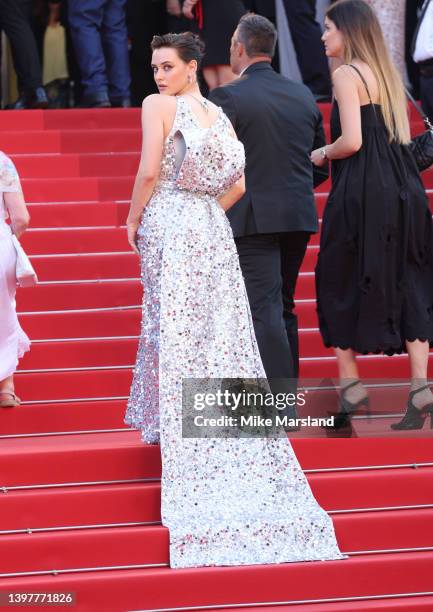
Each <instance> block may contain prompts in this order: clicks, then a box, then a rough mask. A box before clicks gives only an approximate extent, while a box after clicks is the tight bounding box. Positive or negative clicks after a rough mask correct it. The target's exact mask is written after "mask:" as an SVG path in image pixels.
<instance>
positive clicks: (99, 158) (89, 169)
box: [12, 152, 140, 179]
mask: <svg viewBox="0 0 433 612" xmlns="http://www.w3.org/2000/svg"><path fill="white" fill-rule="evenodd" d="M12 160H13V162H14V163H15V165H16V167H17V170H18V173H19V175H20V178H21V179H41V178H48V179H50V178H68V177H84V176H95V177H103V176H110V177H113V176H132V175H135V174H136V172H137V169H138V163H139V161H140V154H139V153H138V152H137V153H121V152H119V153H110V152H106V153H104V152H101V153H81V154H80V153H62V154H56V153H54V154H47V153H41V154H39V155H28V154H25V153H24V154H20V155H12Z"/></svg>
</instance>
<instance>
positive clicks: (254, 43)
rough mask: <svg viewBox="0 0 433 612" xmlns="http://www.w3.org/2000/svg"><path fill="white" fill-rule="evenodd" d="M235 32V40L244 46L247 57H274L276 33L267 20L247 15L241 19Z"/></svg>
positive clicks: (258, 16)
mask: <svg viewBox="0 0 433 612" xmlns="http://www.w3.org/2000/svg"><path fill="white" fill-rule="evenodd" d="M237 31H238V33H237V39H238V41H239V42H241V43H242V44H243V45H244V47H245V51H246V54H247V55H248V57H257V56H258V55H268V56H269V57H274V53H275V45H276V44H277V31H276V29H275V26H274V24H273V23H272V22H271V21H269V19H266V17H263V16H262V15H255V14H254V13H247V14H246V15H244V16H243V17H241V19H240V21H239V24H238V28H237Z"/></svg>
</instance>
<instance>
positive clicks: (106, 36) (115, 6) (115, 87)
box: [101, 0, 131, 104]
mask: <svg viewBox="0 0 433 612" xmlns="http://www.w3.org/2000/svg"><path fill="white" fill-rule="evenodd" d="M125 7H126V0H107V2H106V3H105V6H104V13H103V19H102V28H101V38H102V45H103V48H104V53H105V61H106V65H107V76H108V93H109V96H110V99H111V101H112V103H114V104H118V103H119V102H122V101H124V100H127V99H129V97H130V95H131V94H130V87H131V74H130V69H129V57H128V33H127V30H126V14H125Z"/></svg>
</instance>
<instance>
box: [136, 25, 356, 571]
mask: <svg viewBox="0 0 433 612" xmlns="http://www.w3.org/2000/svg"><path fill="white" fill-rule="evenodd" d="M200 45H201V43H200V42H199V39H198V38H197V37H196V36H194V35H193V34H191V33H183V34H175V35H174V34H168V35H165V36H163V37H155V38H154V40H153V43H152V47H153V50H154V51H153V58H152V61H153V66H154V72H155V80H156V83H157V85H158V88H159V90H160V91H161V92H163V93H164V94H165V95H153V96H149V97H148V98H146V100H145V101H144V103H143V151H142V160H141V163H140V168H139V171H138V174H137V178H136V182H135V186H134V191H133V197H132V203H131V209H130V213H129V216H128V222H127V224H128V238H129V241H130V244H131V246H132V248H133V249H134V250H136V252H137V253H139V254H140V257H141V266H142V281H143V285H144V298H143V319H142V328H141V338H140V344H139V349H138V355H137V363H136V367H135V370H134V378H133V383H132V388H131V395H130V398H129V402H128V406H127V411H126V415H125V423H126V424H128V425H132V426H133V427H135V428H137V429H139V430H140V431H141V433H142V440H143V441H144V442H146V443H148V444H157V443H160V446H161V457H162V479H161V516H162V523H163V525H164V526H166V527H167V528H168V529H169V532H170V566H171V567H172V568H180V567H197V566H206V565H243V564H246V565H248V564H257V563H261V564H265V563H282V562H289V561H306V560H328V559H341V558H344V555H342V554H341V553H340V551H339V548H338V545H337V542H336V539H335V533H334V529H333V524H332V521H331V518H330V517H329V516H328V514H327V513H326V512H325V511H324V510H323V509H322V508H321V507H320V506H319V505H318V503H317V501H316V500H315V498H314V497H313V494H312V492H311V489H310V487H309V485H308V482H307V480H306V478H305V476H304V474H303V472H302V470H301V468H300V465H299V463H298V461H297V459H296V456H295V455H294V452H293V450H292V447H291V445H290V443H289V441H288V440H287V438H286V437H284V438H276V437H274V438H272V439H271V438H245V437H244V438H241V439H236V438H218V439H214V438H212V439H206V438H198V439H197V438H186V437H183V436H182V379H184V378H190V377H194V378H204V377H209V378H217V379H218V378H226V377H227V378H236V377H238V376H239V377H243V378H257V377H265V374H264V370H263V366H262V363H261V360H260V356H259V352H258V347H257V343H256V339H255V336H254V331H253V326H252V320H251V313H250V309H249V304H248V298H247V295H246V291H245V286H244V282H243V278H242V275H241V271H240V266H239V261H238V256H237V251H236V247H235V243H234V240H233V234H232V231H231V227H230V224H229V222H228V220H227V218H226V215H225V212H224V209H227V208H228V207H229V206H231V205H232V204H233V203H234V202H235V201H236V200H237V199H238V198H239V197H240V195H241V194H242V193H243V192H244V178H243V169H244V161H245V158H244V150H243V146H242V144H241V143H239V141H238V140H237V139H236V136H235V134H234V131H233V129H232V126H231V124H230V122H229V120H228V118H227V117H226V115H225V114H224V113H223V112H222V109H220V108H219V107H216V106H215V105H213V104H212V103H210V102H205V101H204V98H202V97H201V94H200V90H199V88H198V86H197V83H196V70H197V65H198V62H199V60H200V56H201V51H200ZM177 144H183V145H184V149H183V150H182V147H179V148H178V147H177Z"/></svg>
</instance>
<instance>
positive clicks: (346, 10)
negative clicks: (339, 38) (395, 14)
mask: <svg viewBox="0 0 433 612" xmlns="http://www.w3.org/2000/svg"><path fill="white" fill-rule="evenodd" d="M326 15H327V17H328V19H330V20H331V21H333V22H334V24H335V25H336V27H337V29H338V30H340V32H341V33H342V35H343V38H344V62H345V63H346V64H350V63H351V62H352V61H353V60H354V59H358V60H360V61H362V62H365V63H366V64H367V65H368V66H369V67H370V68H371V70H372V72H373V74H374V76H375V77H376V81H377V86H378V91H379V103H380V105H381V107H382V115H383V119H384V121H385V125H386V128H387V131H388V135H389V140H390V141H392V140H395V141H397V142H399V143H400V144H407V143H408V142H409V141H410V128H409V118H408V112H407V101H406V95H405V91H404V87H403V81H402V79H401V77H400V74H399V73H398V71H397V69H396V68H395V66H394V64H393V62H392V60H391V57H390V55H389V52H388V48H387V46H386V43H385V40H384V37H383V33H382V29H381V27H380V24H379V20H378V18H377V16H376V14H375V12H374V11H373V9H372V8H371V7H370V6H369V5H368V4H367V3H366V2H364V0H338V2H336V3H335V4H333V5H332V6H330V8H329V9H328V10H327V12H326Z"/></svg>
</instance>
